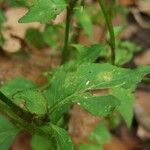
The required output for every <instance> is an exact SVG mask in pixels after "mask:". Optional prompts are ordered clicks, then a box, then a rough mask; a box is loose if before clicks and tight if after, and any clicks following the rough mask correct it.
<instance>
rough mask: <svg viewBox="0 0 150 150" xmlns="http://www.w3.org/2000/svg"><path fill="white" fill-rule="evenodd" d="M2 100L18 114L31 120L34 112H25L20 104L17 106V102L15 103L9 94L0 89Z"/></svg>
mask: <svg viewBox="0 0 150 150" xmlns="http://www.w3.org/2000/svg"><path fill="white" fill-rule="evenodd" d="M0 101H2V102H3V103H5V104H6V105H7V106H9V107H10V109H11V110H12V111H13V112H14V113H16V114H17V115H18V116H21V117H22V118H23V119H25V120H28V121H29V120H30V118H31V116H32V114H30V113H29V112H25V111H24V110H23V109H21V108H20V107H19V106H17V105H16V104H15V103H13V102H12V101H11V100H10V99H9V98H8V97H7V96H5V95H4V94H3V93H2V92H1V91H0Z"/></svg>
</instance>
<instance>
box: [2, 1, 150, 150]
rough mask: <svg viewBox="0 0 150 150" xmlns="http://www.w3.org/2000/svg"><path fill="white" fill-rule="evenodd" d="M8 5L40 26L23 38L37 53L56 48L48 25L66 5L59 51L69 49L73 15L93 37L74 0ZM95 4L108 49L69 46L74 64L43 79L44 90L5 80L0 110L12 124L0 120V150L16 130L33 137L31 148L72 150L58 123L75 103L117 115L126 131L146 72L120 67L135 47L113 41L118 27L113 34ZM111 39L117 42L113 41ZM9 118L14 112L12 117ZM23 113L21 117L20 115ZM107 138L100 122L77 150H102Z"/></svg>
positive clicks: (56, 31)
mask: <svg viewBox="0 0 150 150" xmlns="http://www.w3.org/2000/svg"><path fill="white" fill-rule="evenodd" d="M7 1H8V3H9V5H10V6H15V7H16V6H25V7H29V11H28V12H27V13H26V14H25V15H24V16H23V17H22V18H21V19H20V20H19V22H21V23H28V22H41V23H45V28H44V29H43V31H39V30H37V29H34V28H31V29H28V30H27V32H26V35H25V39H24V40H25V42H26V43H27V44H28V45H29V47H33V48H36V49H42V48H43V47H45V46H50V47H52V48H58V47H60V45H61V44H59V43H60V41H61V40H62V36H61V34H62V33H63V32H60V29H62V28H63V26H62V25H57V26H53V25H52V24H49V23H50V21H51V20H53V19H55V18H56V16H57V15H59V14H60V13H61V12H62V11H63V10H65V9H66V7H67V8H68V10H69V11H68V12H70V13H71V14H67V19H66V33H65V35H66V38H65V42H64V47H65V48H66V49H68V48H69V47H68V45H69V44H68V41H71V39H69V29H70V26H71V22H72V20H71V17H72V15H73V14H74V15H75V17H76V23H77V24H80V26H81V27H82V28H83V29H84V31H85V33H86V34H87V35H88V36H89V37H92V34H93V32H92V26H93V20H94V19H93V18H91V14H90V13H89V11H88V10H87V9H85V8H84V9H83V6H79V4H78V3H76V2H77V0H72V1H70V2H69V1H68V2H67V1H66V0H61V1H60V0H33V1H24V0H22V1H20V0H14V1H11V0H7ZM99 2H100V5H101V6H102V11H103V13H104V16H105V18H106V22H107V25H108V28H109V32H110V41H109V42H110V45H111V48H109V47H108V45H106V44H93V45H90V46H83V45H81V44H78V43H77V44H72V47H73V48H74V50H75V51H74V52H75V53H74V54H75V56H74V57H73V60H72V61H69V62H67V63H66V64H63V65H61V66H60V67H58V68H56V69H54V70H53V71H52V72H51V75H48V76H47V78H48V81H47V85H46V86H45V85H43V86H40V87H39V86H38V85H36V84H35V83H33V82H32V81H30V80H27V79H25V78H22V77H19V78H16V79H14V80H10V81H8V82H6V83H5V84H4V85H3V86H2V87H1V88H0V92H2V93H3V94H4V95H5V96H6V98H7V102H8V103H9V105H8V106H7V102H6V101H5V103H4V101H1V102H0V106H1V104H2V106H4V107H6V108H7V109H6V111H7V112H6V111H4V112H3V113H4V115H6V116H8V117H10V120H11V122H12V123H13V124H10V122H9V121H7V120H5V119H4V118H3V117H0V139H1V140H0V149H3V150H7V149H9V147H10V145H11V143H12V141H13V139H14V137H15V136H16V134H17V133H18V131H20V130H22V129H25V130H27V131H29V132H30V133H31V134H32V141H31V146H32V149H33V150H41V149H43V150H49V149H51V150H73V149H74V146H73V143H72V141H71V139H70V137H69V135H68V133H67V131H66V130H65V129H64V128H65V127H66V122H63V121H64V120H65V119H64V115H65V114H66V113H68V111H69V109H70V107H71V106H72V105H74V104H78V105H80V106H81V107H82V108H83V109H85V110H86V111H88V112H90V113H91V114H92V115H94V116H99V117H101V118H102V117H108V118H111V119H112V118H115V117H114V116H117V117H118V116H119V115H121V116H122V118H123V119H124V120H125V122H126V124H127V125H128V127H130V125H131V123H132V118H133V102H134V95H133V92H134V91H135V89H136V87H137V84H138V83H139V82H140V81H141V80H142V78H143V77H144V76H145V75H146V74H149V73H150V67H146V66H141V67H137V68H135V69H127V68H122V67H121V66H122V65H124V64H125V63H127V62H129V61H130V60H131V59H132V57H133V55H134V53H135V52H137V51H138V50H139V48H137V47H136V46H135V45H134V44H133V43H131V42H129V41H122V40H120V39H119V38H118V37H117V36H118V35H119V33H120V30H121V28H115V30H114V31H113V27H112V23H111V16H110V14H109V13H108V12H107V9H106V8H105V6H104V5H103V4H104V3H103V2H104V1H99ZM75 4H77V7H76V5H75ZM113 8H114V6H113ZM68 18H69V19H68ZM4 21H5V17H4V14H3V12H2V11H1V10H0V26H1V24H2V23H3V22H4ZM114 37H115V38H116V39H117V40H116V41H115V38H114ZM0 41H2V42H0V45H1V43H3V38H1V39H0ZM115 43H116V44H115ZM72 47H71V48H72ZM112 48H116V49H115V51H114V52H115V53H114V54H115V56H116V59H115V65H112V64H109V62H110V60H112V57H113V55H112ZM64 50H65V49H64ZM69 57H70V56H69ZM69 57H68V58H69ZM102 58H103V59H102ZM98 62H101V63H98ZM118 66H120V67H118ZM94 90H100V91H101V90H105V91H107V92H106V93H105V94H101V93H100V94H99V95H97V96H96V95H94V94H93V91H94ZM12 104H14V105H15V106H17V107H18V106H19V107H20V109H21V110H22V112H21V113H29V114H30V115H31V119H29V118H24V117H22V118H21V117H20V116H21V115H20V114H19V113H20V112H17V111H14V110H13V109H11V108H10V107H11V105H12ZM14 105H13V106H14ZM2 106H1V108H2ZM15 108H16V107H15ZM9 109H10V110H9ZM20 109H19V110H20ZM8 110H9V111H8ZM5 113H6V114H5ZM12 114H15V115H14V116H15V119H14V117H12ZM9 115H10V116H9ZM22 115H23V116H24V114H22ZM16 116H17V117H16ZM117 117H116V118H117ZM111 119H109V121H110V120H111ZM112 120H113V119H112ZM110 122H111V121H110ZM64 124H65V125H64ZM109 140H111V135H110V133H109V131H108V130H107V129H106V127H105V125H104V124H103V123H99V124H98V125H97V127H96V128H95V129H94V130H93V132H92V133H91V134H90V135H89V139H88V143H85V144H82V145H80V146H79V147H78V148H79V150H85V149H86V150H102V149H103V145H104V144H105V143H107V142H109Z"/></svg>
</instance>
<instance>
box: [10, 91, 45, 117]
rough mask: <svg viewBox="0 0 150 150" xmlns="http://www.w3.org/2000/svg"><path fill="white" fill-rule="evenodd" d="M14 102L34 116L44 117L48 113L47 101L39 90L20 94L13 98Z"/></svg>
mask: <svg viewBox="0 0 150 150" xmlns="http://www.w3.org/2000/svg"><path fill="white" fill-rule="evenodd" d="M13 101H14V103H16V104H17V105H18V106H20V107H22V108H23V109H25V110H26V111H29V112H31V113H32V114H37V115H44V114H46V113H47V101H46V99H45V98H44V96H43V95H42V93H41V92H39V91H38V90H27V91H22V92H18V93H16V94H15V95H14V96H13Z"/></svg>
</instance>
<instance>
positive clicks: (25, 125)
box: [0, 103, 52, 139]
mask: <svg viewBox="0 0 150 150" xmlns="http://www.w3.org/2000/svg"><path fill="white" fill-rule="evenodd" d="M0 111H1V112H2V114H4V115H5V116H6V117H8V118H9V119H10V120H11V121H12V122H14V123H15V124H16V125H18V126H19V127H20V128H23V129H25V130H27V131H29V132H30V133H31V134H37V135H39V136H42V137H44V138H47V139H51V138H52V135H50V134H48V133H46V132H44V131H43V130H42V129H40V128H37V127H36V126H35V125H33V124H30V123H28V122H26V121H24V120H23V119H22V118H21V117H19V116H17V115H16V114H15V113H14V112H13V111H12V110H11V109H10V108H9V107H8V106H6V105H4V104H2V103H0Z"/></svg>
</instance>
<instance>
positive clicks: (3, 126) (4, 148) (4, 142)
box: [0, 116, 19, 150]
mask: <svg viewBox="0 0 150 150" xmlns="http://www.w3.org/2000/svg"><path fill="white" fill-rule="evenodd" d="M18 132H19V130H18V129H17V128H14V127H13V126H12V124H11V123H10V122H9V121H8V120H6V119H5V118H4V117H2V116H0V149H1V150H9V147H10V145H11V144H12V142H13V140H14V137H15V136H16V135H17V133H18Z"/></svg>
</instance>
